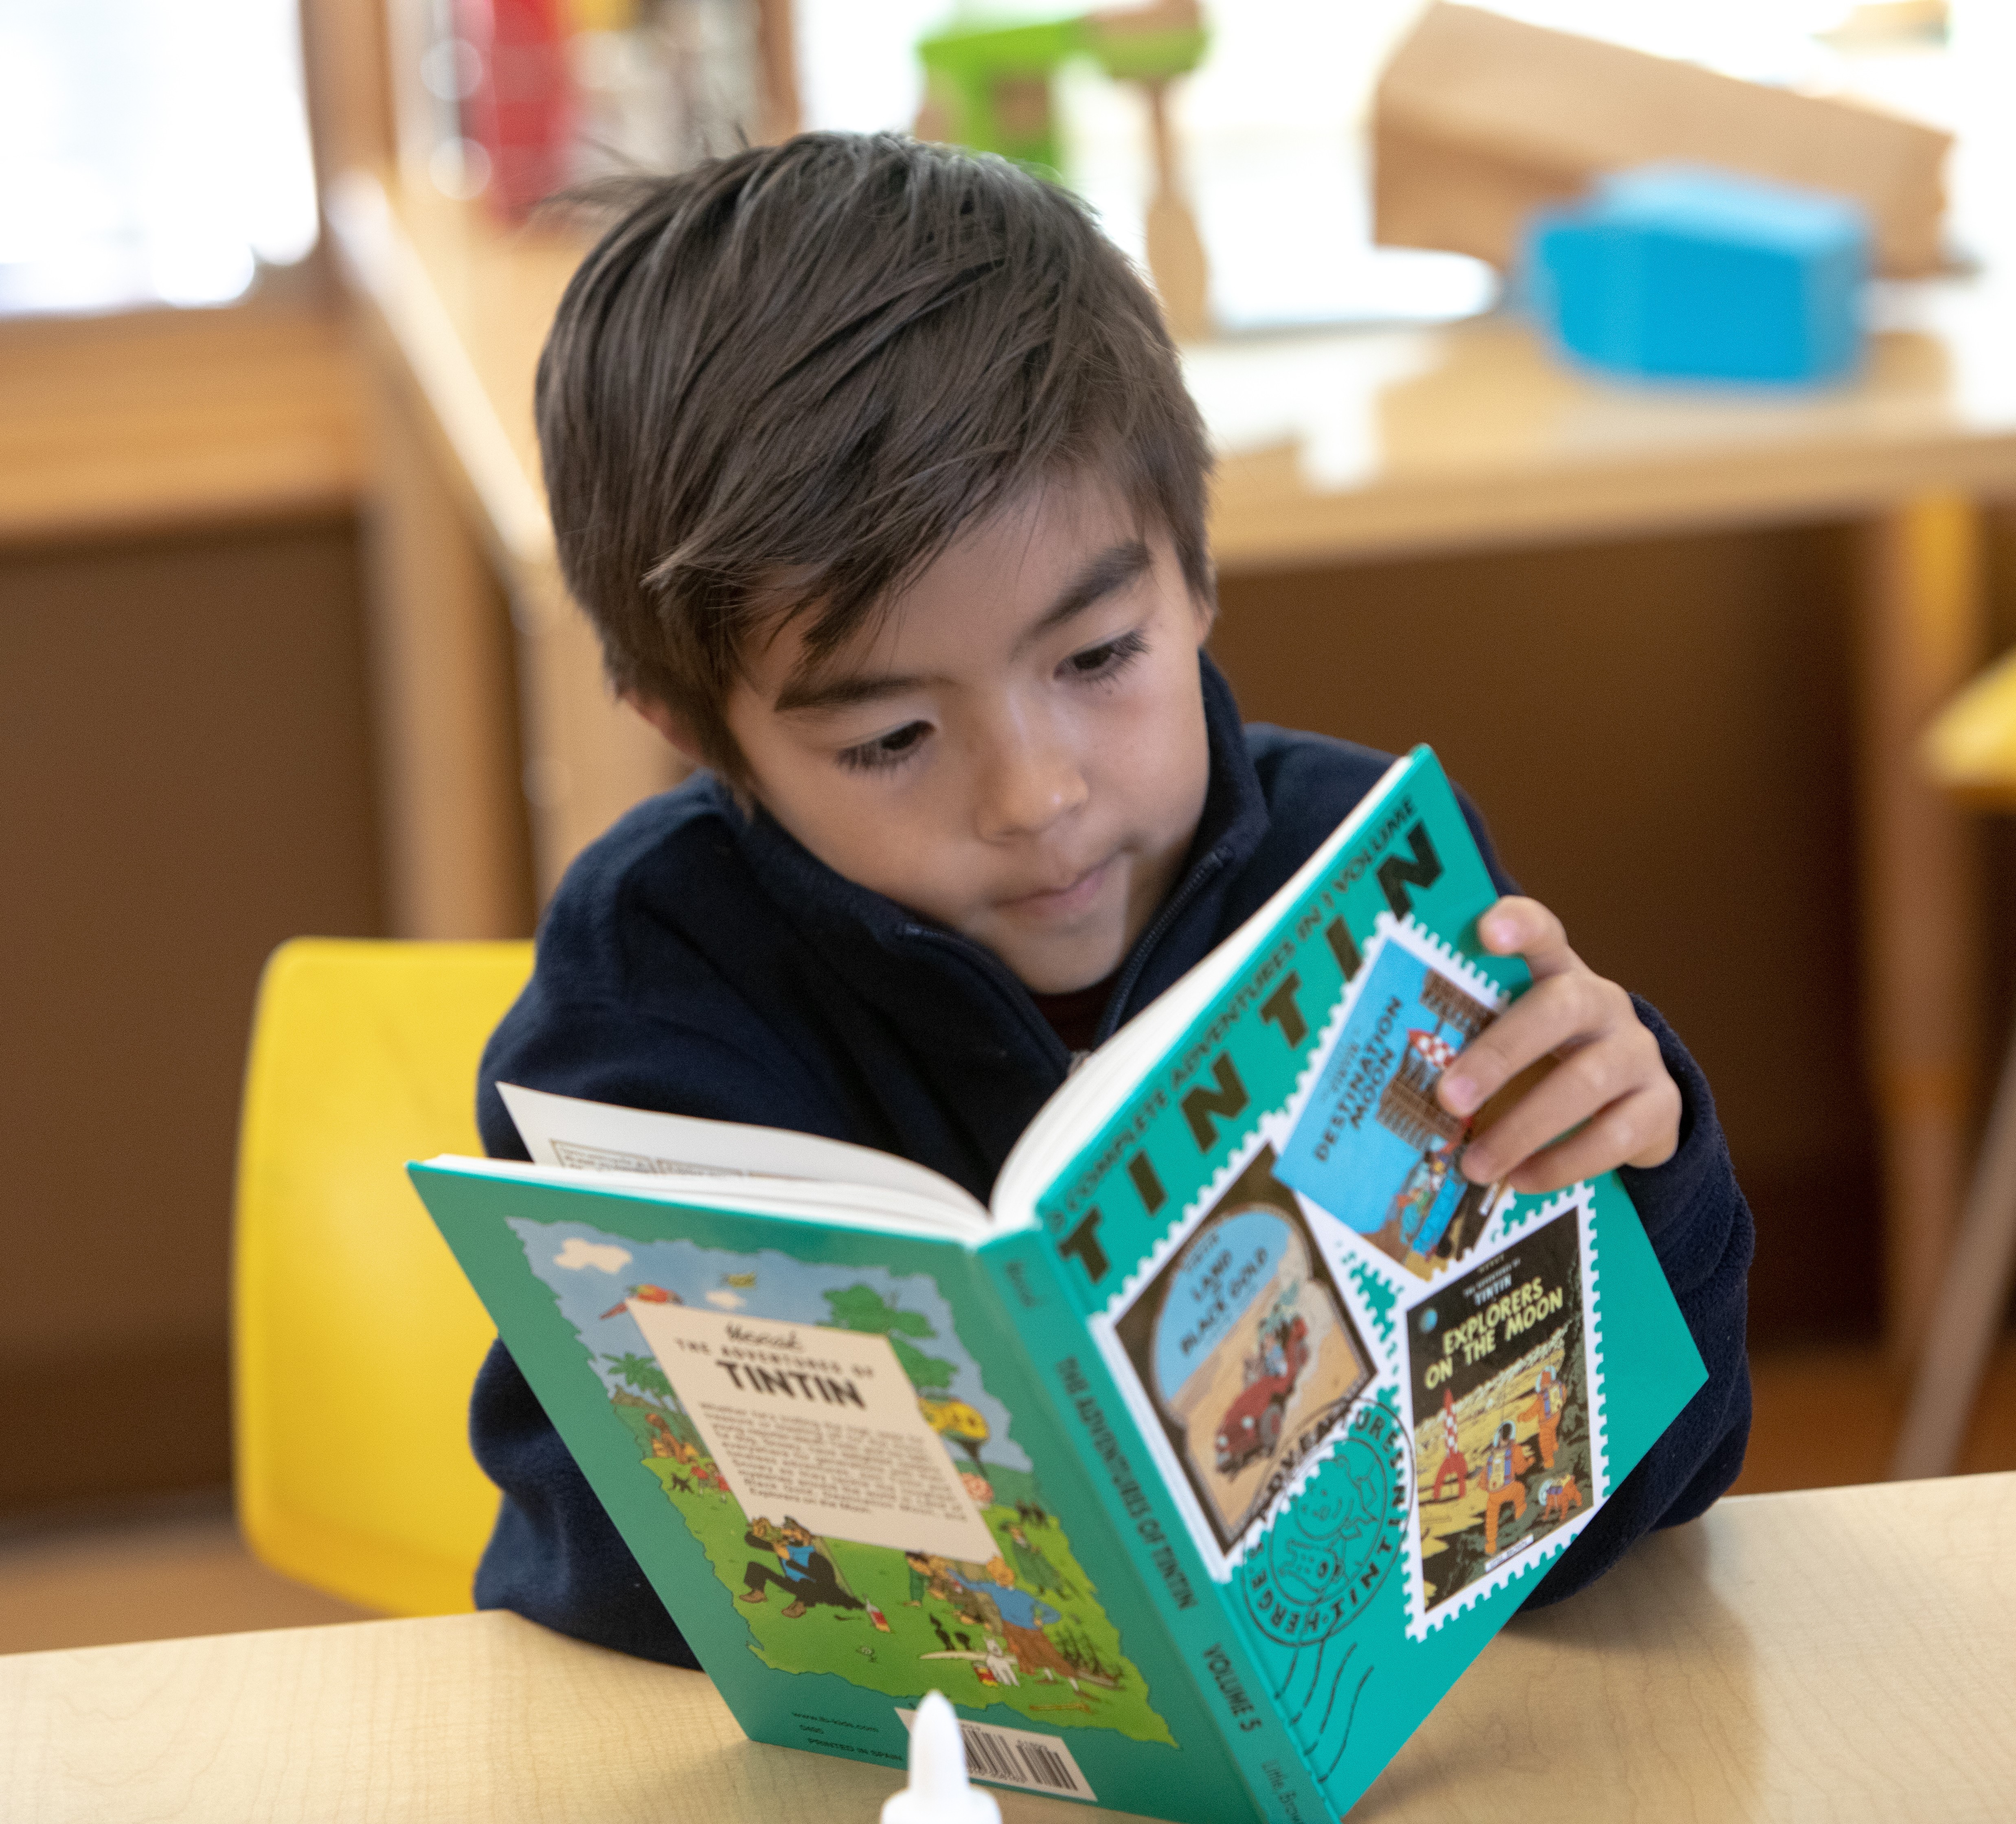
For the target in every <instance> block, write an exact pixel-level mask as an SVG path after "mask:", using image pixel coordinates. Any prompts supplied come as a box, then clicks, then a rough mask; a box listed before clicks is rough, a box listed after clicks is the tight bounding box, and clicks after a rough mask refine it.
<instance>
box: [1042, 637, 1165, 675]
mask: <svg viewBox="0 0 2016 1824" xmlns="http://www.w3.org/2000/svg"><path fill="white" fill-rule="evenodd" d="M1147 649H1148V636H1147V634H1146V633H1145V632H1144V631H1143V630H1142V629H1141V628H1138V627H1136V628H1130V629H1129V631H1126V632H1125V633H1123V634H1121V635H1120V636H1119V638H1118V639H1109V640H1101V641H1100V643H1099V644H1098V645H1097V646H1087V647H1086V648H1085V649H1084V651H1082V652H1078V653H1072V654H1071V657H1069V658H1068V659H1067V660H1064V665H1063V667H1062V669H1063V670H1064V671H1065V672H1066V673H1067V674H1068V675H1070V676H1071V677H1072V678H1078V679H1088V678H1117V677H1118V676H1119V675H1120V674H1121V672H1122V671H1125V669H1126V668H1127V667H1128V666H1129V664H1132V662H1133V661H1134V660H1136V659H1138V658H1139V657H1140V656H1141V655H1142V654H1143V653H1145V652H1146V651H1147Z"/></svg>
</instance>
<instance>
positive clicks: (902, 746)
mask: <svg viewBox="0 0 2016 1824" xmlns="http://www.w3.org/2000/svg"><path fill="white" fill-rule="evenodd" d="M930 732H931V724H930V723H929V722H905V724H904V725H902V728H900V729H891V731H890V732H888V733H887V734H886V735H878V736H876V738H875V739H873V741H864V742H862V743H861V745H860V746H859V747H843V748H841V750H840V754H839V756H838V757H839V760H840V764H841V765H842V766H845V767H851V768H854V770H855V771H856V772H877V771H879V770H880V769H882V768H887V767H891V766H900V765H901V764H902V763H903V761H905V760H907V759H908V758H909V757H910V755H911V754H913V752H914V751H915V750H916V747H917V744H918V743H920V741H922V740H923V738H924V737H925V736H927V735H928V734H929V733H930Z"/></svg>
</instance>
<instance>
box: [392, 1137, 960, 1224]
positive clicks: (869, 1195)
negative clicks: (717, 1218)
mask: <svg viewBox="0 0 2016 1824" xmlns="http://www.w3.org/2000/svg"><path fill="white" fill-rule="evenodd" d="M423 1163H424V1164H427V1165H430V1166H433V1167H437V1168H438V1169H439V1170H441V1171H455V1172H462V1173H464V1174H466V1175H470V1176H472V1177H477V1178H509V1179H511V1180H513V1181H514V1182H517V1183H519V1184H546V1185H563V1186H567V1187H570V1188H576V1189H578V1188H581V1187H588V1188H591V1189H595V1190H598V1191H607V1192H609V1193H611V1194H612V1195H614V1196H622V1197H645V1198H648V1199H649V1200H650V1201H651V1202H653V1203H686V1204H691V1205H693V1206H695V1207H698V1208H700V1209H705V1210H723V1211H731V1212H736V1213H740V1214H746V1215H751V1216H774V1217H777V1218H780V1219H782V1220H783V1221H787V1222H810V1223H813V1224H815V1225H823V1226H826V1227H831V1226H834V1225H838V1224H842V1223H844V1225H845V1226H846V1227H848V1228H849V1229H875V1230H879V1231H880V1232H882V1233H884V1234H888V1235H911V1236H923V1237H925V1238H927V1239H936V1240H940V1241H956V1242H959V1243H962V1244H963V1245H964V1246H966V1247H978V1246H980V1245H981V1243H983V1242H985V1240H986V1239H988V1236H991V1235H992V1234H993V1233H994V1232H995V1229H997V1228H998V1227H999V1225H998V1224H996V1223H995V1221H994V1218H993V1216H992V1214H991V1212H989V1211H988V1210H987V1209H985V1207H983V1206H981V1204H978V1203H974V1202H973V1200H971V1199H970V1198H969V1199H967V1201H966V1203H965V1204H964V1205H963V1206H962V1205H959V1204H955V1203H952V1202H950V1201H949V1200H948V1199H946V1198H945V1197H942V1196H938V1195H936V1194H933V1195H931V1196H919V1195H918V1194H917V1193H916V1192H915V1191H913V1190H903V1189H892V1188H891V1187H890V1186H888V1185H861V1184H852V1185H849V1184H841V1183H837V1182H835V1181H833V1179H830V1178H772V1177H769V1176H768V1175H765V1174H762V1173H760V1172H743V1171H716V1170H713V1169H711V1168H706V1167H703V1168H702V1169H701V1170H700V1171H695V1172H689V1171H677V1170H673V1171H600V1170H596V1169H593V1168H590V1167H581V1166H568V1165H527V1164H525V1163H524V1161H523V1160H517V1159H470V1158H465V1157H463V1156H462V1155H461V1154H459V1153H437V1155H436V1156H435V1157H433V1158H432V1159H429V1160H425V1161H423Z"/></svg>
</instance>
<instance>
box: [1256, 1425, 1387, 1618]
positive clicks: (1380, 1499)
mask: <svg viewBox="0 0 2016 1824" xmlns="http://www.w3.org/2000/svg"><path fill="white" fill-rule="evenodd" d="M1411 1466H1412V1452H1410V1451H1409V1448H1408V1443H1407V1434H1406V1427H1405V1426H1402V1424H1401V1423H1400V1420H1399V1417H1398V1416H1397V1415H1396V1414H1395V1412H1393V1410H1392V1409H1391V1407H1389V1406H1388V1405H1386V1404H1385V1403H1384V1401H1382V1400H1373V1399H1369V1400H1364V1401H1360V1402H1359V1407H1358V1409H1357V1411H1356V1412H1354V1413H1353V1414H1352V1416H1351V1419H1350V1420H1349V1422H1348V1424H1347V1426H1346V1427H1345V1437H1344V1439H1343V1441H1342V1442H1341V1443H1340V1444H1338V1445H1337V1448H1336V1450H1335V1451H1334V1452H1333V1453H1332V1454H1331V1456H1330V1460H1329V1461H1328V1462H1326V1463H1325V1464H1324V1465H1323V1468H1322V1469H1321V1470H1319V1472H1318V1473H1317V1474H1316V1477H1314V1478H1313V1479H1312V1480H1311V1481H1310V1483H1309V1485H1308V1487H1306V1488H1305V1489H1304V1490H1303V1491H1302V1493H1301V1498H1300V1499H1299V1500H1298V1501H1297V1502H1295V1504H1294V1506H1293V1508H1291V1509H1290V1511H1289V1512H1287V1513H1284V1514H1283V1515H1282V1516H1281V1517H1280V1519H1279V1520H1276V1522H1275V1523H1274V1525H1273V1529H1272V1531H1269V1534H1268V1535H1267V1538H1266V1539H1265V1541H1264V1542H1262V1544H1261V1545H1258V1547H1256V1548H1255V1550H1254V1551H1253V1552H1251V1554H1250V1555H1249V1556H1247V1560H1246V1562H1245V1563H1244V1565H1242V1566H1241V1567H1240V1574H1239V1577H1240V1593H1241V1595H1242V1596H1244V1598H1245V1601H1246V1608H1247V1613H1248V1614H1251V1616H1252V1617H1253V1619H1254V1621H1255V1624H1257V1625H1258V1628H1259V1629H1260V1632H1262V1634H1264V1635H1266V1636H1267V1637H1268V1639H1270V1640H1276V1641H1279V1642H1280V1643H1281V1644H1282V1645H1283V1646H1309V1645H1313V1644H1314V1643H1315V1642H1317V1641H1319V1640H1323V1639H1327V1637H1328V1636H1330V1635H1333V1634H1334V1633H1336V1632H1337V1630H1338V1629H1340V1628H1348V1626H1349V1625H1350V1624H1352V1622H1353V1621H1356V1620H1357V1619H1358V1617H1359V1616H1360V1615H1362V1614H1364V1612H1365V1610H1366V1608H1367V1607H1368V1606H1370V1603H1371V1601H1372V1599H1373V1597H1374V1596H1377V1594H1378V1593H1379V1589H1380V1586H1381V1585H1383V1584H1384V1582H1385V1581H1386V1577H1387V1574H1388V1572H1389V1571H1391V1570H1392V1568H1393V1567H1394V1565H1395V1563H1396V1562H1398V1560H1399V1557H1400V1555H1401V1551H1402V1546H1403V1545H1404V1544H1405V1542H1406V1523H1407V1516H1408V1513H1409V1510H1410V1508H1411V1506H1412V1488H1411V1485H1412V1483H1413V1477H1412V1475H1411V1474H1410V1473H1409V1471H1410V1469H1411Z"/></svg>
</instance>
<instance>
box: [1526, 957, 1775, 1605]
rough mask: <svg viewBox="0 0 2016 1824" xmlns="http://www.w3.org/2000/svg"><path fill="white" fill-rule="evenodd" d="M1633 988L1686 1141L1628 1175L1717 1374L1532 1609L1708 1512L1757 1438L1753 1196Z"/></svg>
mask: <svg viewBox="0 0 2016 1824" xmlns="http://www.w3.org/2000/svg"><path fill="white" fill-rule="evenodd" d="M1633 1002H1634V1004H1635V1005H1636V1007H1637V1009H1638V1017H1639V1018H1640V1020H1643V1021H1644V1023H1645V1024H1646V1026H1647V1027H1648V1028H1649V1029H1650V1030H1651V1032H1652V1034H1653V1035H1654V1037H1655V1038H1657V1039H1658V1042H1659V1052H1660V1055H1661V1057H1663V1058H1664V1059H1665V1063H1666V1068H1667V1070H1669V1071H1670V1072H1671V1073H1672V1078H1673V1081H1674V1082H1675V1083H1676V1084H1677V1085H1679V1092H1680V1101H1681V1117H1680V1144H1679V1149H1678V1150H1677V1151H1676V1153H1674V1155H1673V1157H1672V1158H1671V1159H1669V1160H1667V1161H1666V1163H1665V1164H1664V1165H1661V1166H1656V1167H1652V1168H1651V1169H1650V1170H1648V1171H1639V1170H1636V1169H1635V1168H1633V1167H1630V1166H1625V1167H1622V1169H1621V1170H1620V1171H1618V1177H1619V1178H1621V1179H1622V1181H1623V1184H1624V1188H1625V1189H1626V1190H1627V1191H1629V1193H1630V1194H1631V1200H1632V1202H1633V1203H1635V1204H1636V1206H1637V1207H1638V1214H1639V1216H1640V1219H1641V1220H1642V1221H1643V1223H1644V1225H1645V1233H1646V1236H1647V1239H1649V1240H1650V1241H1651V1244H1652V1251H1653V1253H1654V1254H1655V1255H1657V1256H1658V1261H1659V1265H1660V1266H1661V1268H1664V1269H1665V1275H1666V1280H1667V1283H1668V1284H1669V1285H1670V1286H1672V1290H1673V1297H1675V1299H1676V1300H1677V1301H1679V1308H1680V1313H1681V1315H1682V1316H1683V1317H1684V1318H1685V1319H1686V1320H1687V1329H1688V1330H1689V1332H1690V1333H1691V1334H1692V1336H1693V1337H1694V1347H1696V1348H1697V1349H1698V1350H1699V1351H1701V1361H1702V1363H1703V1365H1705V1367H1706V1368H1707V1369H1708V1379H1707V1380H1706V1381H1705V1382H1704V1383H1702V1385H1701V1388H1700V1390H1699V1391H1698V1392H1697V1393H1696V1394H1695V1395H1694V1398H1692V1399H1691V1400H1690V1401H1688V1402H1687V1405H1685V1406H1683V1408H1681V1409H1680V1412H1679V1416H1678V1417H1677V1418H1676V1419H1674V1421H1673V1422H1672V1424H1671V1425H1669V1426H1668V1427H1667V1428H1666V1430H1665V1432H1664V1433H1663V1434H1661V1437H1660V1439H1659V1441H1658V1443H1657V1444H1654V1445H1653V1447H1652V1448H1651V1450H1650V1451H1648V1452H1647V1453H1646V1454H1645V1455H1644V1457H1643V1459H1641V1460H1640V1462H1639V1463H1638V1464H1637V1466H1636V1467H1635V1468H1634V1469H1633V1470H1632V1471H1631V1473H1629V1475H1627V1476H1626V1477H1625V1478H1624V1480H1622V1482H1621V1483H1619V1484H1618V1487H1617V1489H1616V1491H1615V1493H1614V1494H1612V1495H1611V1498H1610V1499H1609V1500H1608V1501H1607V1502H1604V1506H1603V1507H1602V1509H1600V1511H1599V1512H1598V1513H1597V1516H1596V1517H1595V1518H1594V1519H1593V1520H1591V1521H1590V1522H1589V1524H1588V1526H1587V1527H1585V1528H1584V1529H1583V1530H1582V1533H1581V1534H1580V1536H1579V1537H1578V1538H1576V1540H1575V1542H1574V1544H1572V1545H1570V1546H1569V1547H1568V1549H1567V1550H1566V1551H1565V1552H1563V1553H1562V1554H1561V1557H1560V1559H1559V1560H1557V1562H1556V1563H1555V1564H1554V1566H1553V1568H1552V1569H1551V1570H1549V1571H1548V1573H1547V1574H1546V1576H1545V1577H1543V1578H1542V1579H1541V1580H1540V1581H1539V1584H1538V1585H1536V1586H1535V1588H1534V1591H1533V1593H1532V1595H1531V1596H1528V1598H1527V1599H1526V1602H1525V1607H1527V1608H1529V1609H1535V1608H1542V1607H1544V1606H1546V1605H1547V1604H1548V1603H1557V1602H1559V1601H1560V1600H1561V1599H1562V1598H1563V1597H1564V1596H1572V1595H1573V1594H1574V1593H1575V1592H1576V1591H1577V1590H1579V1589H1580V1588H1582V1586H1583V1585H1586V1584H1589V1583H1593V1582H1594V1581H1595V1580H1596V1579H1597V1578H1599V1577H1600V1576H1601V1575H1602V1574H1604V1571H1606V1570H1608V1569H1609V1568H1610V1567H1611V1565H1613V1564H1615V1563H1616V1562H1617V1560H1618V1559H1619V1558H1621V1557H1622V1556H1623V1555H1624V1553H1625V1551H1626V1550H1627V1549H1629V1546H1630V1545H1631V1544H1632V1543H1633V1541H1635V1540H1636V1539H1637V1538H1640V1537H1641V1536H1642V1535H1643V1534H1646V1533H1648V1532H1650V1531H1651V1530H1652V1529H1653V1528H1654V1527H1671V1526H1677V1525H1679V1524H1680V1523H1681V1522H1682V1521H1683V1520H1693V1519H1694V1518H1695V1517H1696V1516H1698V1515H1700V1514H1702V1513H1705V1512H1706V1511H1707V1510H1708V1508H1709V1507H1710V1506H1712V1505H1713V1504H1714V1502H1715V1498H1716V1497H1717V1496H1718V1495H1720V1494H1721V1493H1722V1492H1723V1490H1725V1489H1726V1488H1728V1486H1729V1485H1730V1483H1731V1482H1733V1481H1734V1480H1736V1476H1737V1471H1738V1470H1741V1468H1742V1467H1743V1452H1744V1446H1745V1444H1747V1443H1748V1441H1749V1437H1750V1365H1749V1361H1748V1357H1747V1356H1746V1355H1745V1354H1744V1310H1745V1304H1746V1298H1747V1292H1748V1274H1749V1271H1750V1256H1751V1249H1752V1247H1753V1245H1754V1243H1755V1230H1754V1228H1753V1226H1752V1224H1751V1218H1750V1209H1749V1206H1748V1204H1746V1203H1744V1200H1743V1193H1742V1192H1741V1190H1739V1189H1737V1184H1736V1174H1735V1171H1734V1170H1733V1167H1731V1165H1730V1158H1729V1148H1728V1146H1727V1144H1726V1142H1725V1141H1724V1140H1723V1134H1722V1128H1721V1125H1720V1124H1719V1122H1718V1121H1716V1120H1715V1099H1714V1098H1713V1097H1712V1095H1709V1093H1708V1081H1707V1079H1706V1078H1705V1077H1703V1076H1702V1074H1701V1067H1700V1066H1699V1065H1697V1063H1695V1062H1694V1060H1693V1059H1692V1058H1691V1057H1690V1056H1688V1055H1687V1049H1686V1047H1685V1046H1683V1045H1682V1044H1681V1043H1680V1042H1679V1039H1678V1038H1676V1037H1675V1036H1674V1034H1673V1031H1672V1028H1671V1027H1669V1026H1668V1025H1667V1024H1666V1023H1665V1020H1663V1019H1662V1018H1661V1017H1660V1016H1659V1014H1658V1012H1657V1011H1656V1010H1654V1009H1653V1008H1652V1007H1651V1006H1650V1005H1648V1004H1647V1002H1643V1001H1640V1000H1638V999H1637V998H1636V996H1633Z"/></svg>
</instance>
